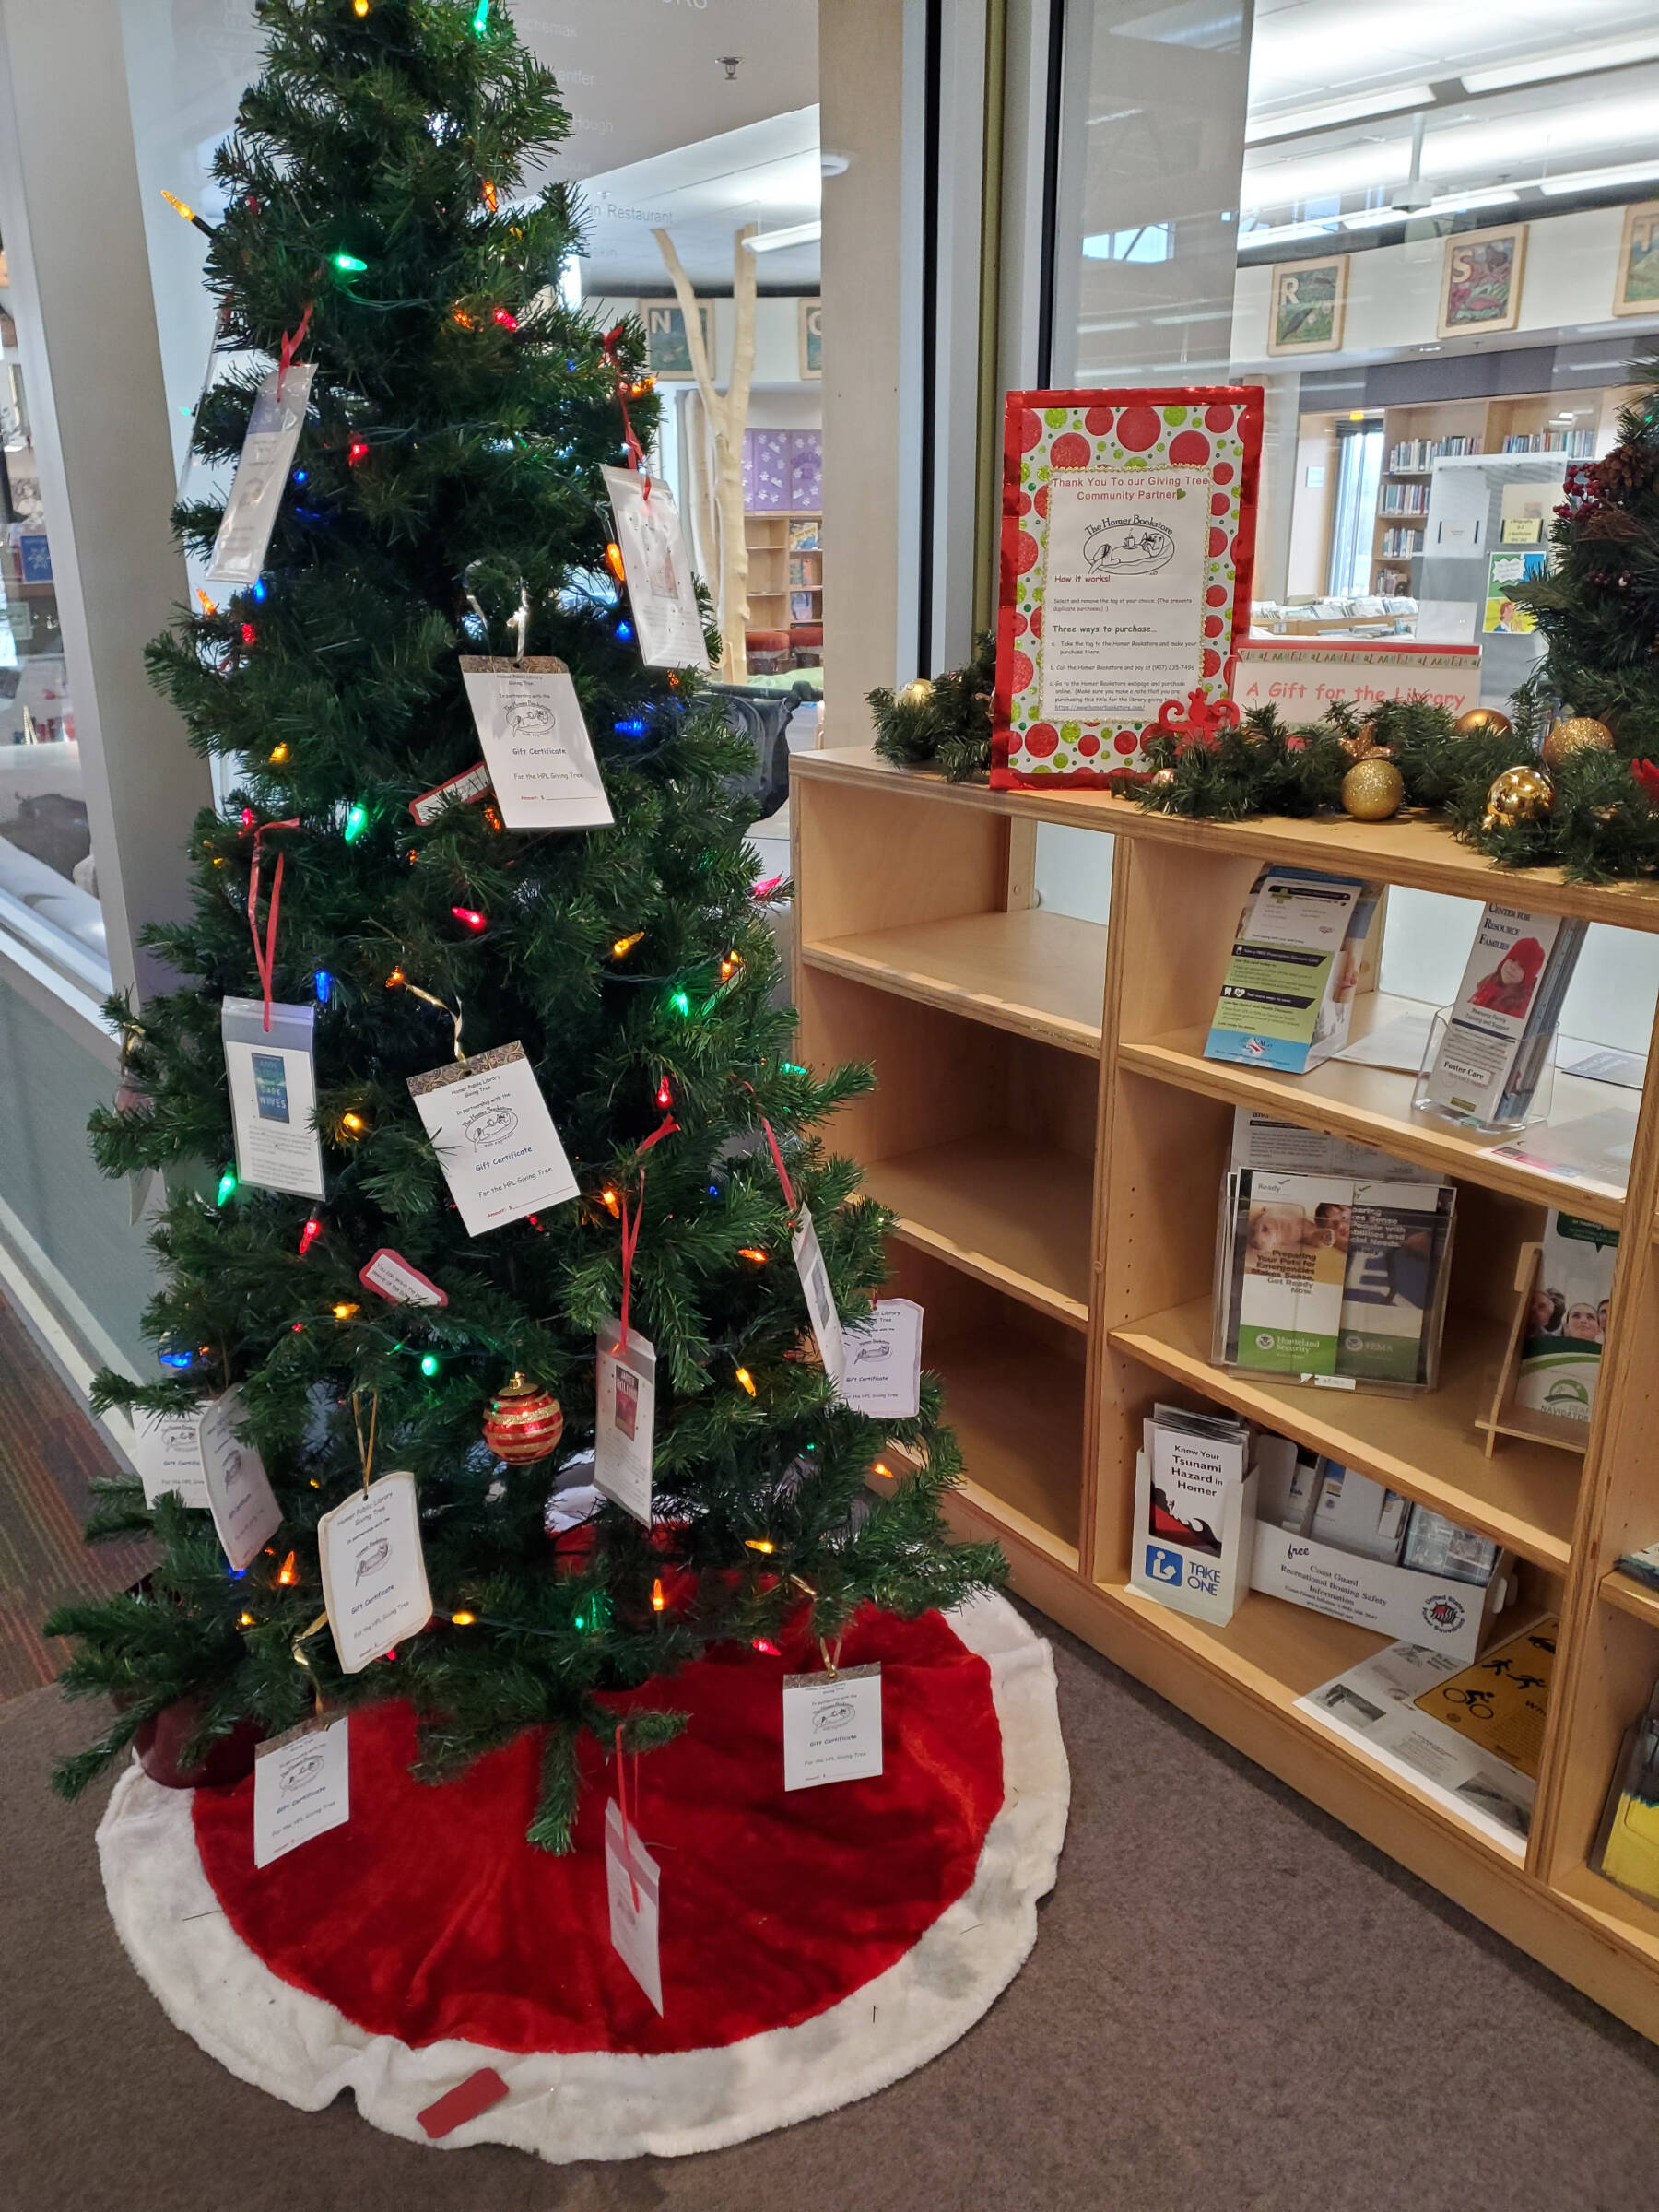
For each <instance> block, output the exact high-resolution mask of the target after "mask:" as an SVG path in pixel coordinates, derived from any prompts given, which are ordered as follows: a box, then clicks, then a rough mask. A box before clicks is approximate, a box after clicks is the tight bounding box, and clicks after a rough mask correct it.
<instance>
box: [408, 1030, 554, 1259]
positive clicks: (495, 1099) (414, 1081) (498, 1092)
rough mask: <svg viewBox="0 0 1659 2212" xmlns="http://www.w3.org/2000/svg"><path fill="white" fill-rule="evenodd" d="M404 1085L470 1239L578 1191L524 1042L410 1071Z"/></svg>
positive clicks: (500, 1046) (537, 1210) (519, 1219)
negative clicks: (426, 1072) (421, 1071)
mask: <svg viewBox="0 0 1659 2212" xmlns="http://www.w3.org/2000/svg"><path fill="white" fill-rule="evenodd" d="M409 1090H410V1093H411V1095H412V1096H413V1098H414V1100H415V1105H416V1109H417V1111H418V1113H419V1115H420V1118H421V1121H422V1122H423V1123H424V1124H425V1125H426V1133H427V1135H429V1137H430V1138H431V1140H432V1149H433V1151H434V1152H436V1153H437V1155H438V1164H439V1166H440V1167H441V1169H442V1170H443V1179H444V1181H445V1182H447V1183H448V1184H449V1187H450V1195H451V1196H452V1197H453V1199H454V1201H455V1204H456V1206H458V1207H459V1208H460V1211H461V1219H462V1222H463V1224H464V1226H465V1230H466V1233H467V1235H468V1236H469V1237H481V1236H483V1235H485V1234H486V1232H487V1231H488V1230H492V1229H500V1228H501V1227H502V1225H503V1224H504V1223H506V1222H508V1221H522V1220H523V1219H524V1216H525V1215H526V1214H534V1213H537V1212H539V1211H540V1209H541V1208H542V1207H543V1206H563V1205H564V1204H565V1203H566V1202H567V1201H568V1200H570V1199H571V1198H574V1197H575V1196H576V1194H577V1193H576V1178H575V1176H574V1175H572V1174H571V1163H570V1161H569V1160H568V1159H566V1158H565V1151H564V1147H563V1146H562V1145H561V1144H560V1143H559V1132H558V1130H557V1129H555V1128H554V1126H553V1116H552V1115H551V1114H550V1113H549V1112H547V1100H546V1099H544V1098H543V1097H542V1094H541V1087H540V1085H539V1084H538V1083H537V1082H536V1080H535V1071H534V1069H533V1068H532V1067H531V1065H530V1063H529V1061H528V1060H527V1059H526V1058H525V1057H524V1046H523V1045H522V1044H503V1045H498V1046H497V1048H496V1050H495V1051H494V1052H493V1053H478V1055H477V1058H476V1059H472V1060H457V1061H454V1062H453V1063H452V1064H451V1065H449V1066H447V1067H435V1068H433V1069H432V1071H431V1072H430V1074H429V1075H424V1076H411V1077H409Z"/></svg>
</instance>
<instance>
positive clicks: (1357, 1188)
mask: <svg viewBox="0 0 1659 2212" xmlns="http://www.w3.org/2000/svg"><path fill="white" fill-rule="evenodd" d="M1455 1198H1456V1193H1455V1192H1454V1190H1453V1186H1452V1185H1451V1184H1450V1183H1449V1182H1441V1183H1429V1182H1356V1183H1355V1185H1354V1200H1353V1206H1352V1208H1351V1210H1350V1212H1349V1215H1348V1218H1347V1223H1346V1225H1345V1224H1344V1223H1343V1221H1342V1219H1341V1217H1340V1215H1336V1216H1335V1217H1333V1218H1334V1222H1335V1234H1336V1238H1337V1241H1338V1243H1339V1244H1341V1245H1342V1246H1343V1247H1344V1248H1345V1252H1346V1274H1345V1278H1344V1282H1343V1288H1342V1341H1341V1346H1340V1348H1339V1352H1338V1357H1337V1361H1336V1371H1337V1373H1338V1374H1343V1375H1355V1376H1363V1377H1365V1378H1367V1379H1369V1380H1370V1381H1372V1382H1429V1381H1430V1380H1431V1373H1432V1364H1433V1363H1432V1359H1431V1358H1430V1354H1431V1352H1432V1350H1433V1348H1434V1347H1433V1339H1432V1336H1431V1334H1430V1323H1431V1319H1432V1315H1433V1310H1434V1295H1435V1291H1436V1288H1437V1287H1438V1286H1439V1284H1440V1282H1441V1277H1442V1275H1443V1272H1444V1268H1445V1264H1446V1258H1447V1247H1448V1245H1449V1244H1450V1241H1451V1235H1452V1214H1453V1204H1454V1202H1455Z"/></svg>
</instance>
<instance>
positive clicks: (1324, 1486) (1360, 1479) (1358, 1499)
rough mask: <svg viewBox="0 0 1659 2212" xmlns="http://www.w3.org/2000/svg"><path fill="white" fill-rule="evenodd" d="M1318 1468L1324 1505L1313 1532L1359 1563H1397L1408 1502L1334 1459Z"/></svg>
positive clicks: (1315, 1515) (1317, 1508)
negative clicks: (1351, 1554) (1389, 1561)
mask: <svg viewBox="0 0 1659 2212" xmlns="http://www.w3.org/2000/svg"><path fill="white" fill-rule="evenodd" d="M1319 1464H1320V1477H1319V1501H1318V1503H1317V1505H1316V1506H1315V1507H1314V1509H1313V1519H1312V1524H1311V1529H1310V1533H1311V1534H1312V1535H1314V1536H1316V1537H1317V1538H1318V1539H1319V1541H1320V1543H1322V1544H1331V1545H1334V1546H1335V1548H1336V1549H1337V1550H1338V1551H1351V1552H1353V1553H1355V1554H1356V1555H1357V1556H1358V1557H1359V1558H1360V1559H1386V1560H1397V1559H1398V1558H1399V1556H1400V1547H1401V1545H1402V1544H1403V1543H1404V1542H1405V1541H1406V1520H1407V1518H1408V1517H1409V1515H1410V1512H1411V1507H1410V1504H1409V1502H1408V1500H1406V1499H1404V1498H1402V1497H1401V1495H1400V1493H1399V1491H1398V1490H1391V1489H1389V1488H1387V1486H1386V1485H1385V1484H1383V1483H1381V1482H1373V1481H1372V1480H1371V1477H1370V1476H1369V1475H1361V1474H1359V1473H1358V1472H1357V1471H1356V1470H1355V1469H1354V1468H1353V1467H1345V1466H1342V1465H1338V1463H1337V1462H1336V1461H1335V1460H1334V1459H1324V1460H1321V1462H1320V1463H1319Z"/></svg>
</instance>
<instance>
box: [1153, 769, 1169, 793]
mask: <svg viewBox="0 0 1659 2212" xmlns="http://www.w3.org/2000/svg"><path fill="white" fill-rule="evenodd" d="M1174 781H1175V771H1174V770H1173V769H1172V768H1155V769H1154V770H1153V771H1152V773H1151V775H1150V776H1149V777H1148V778H1147V782H1149V783H1150V784H1151V786H1152V788H1153V790H1154V791H1168V790H1169V788H1170V786H1171V783H1173V782H1174Z"/></svg>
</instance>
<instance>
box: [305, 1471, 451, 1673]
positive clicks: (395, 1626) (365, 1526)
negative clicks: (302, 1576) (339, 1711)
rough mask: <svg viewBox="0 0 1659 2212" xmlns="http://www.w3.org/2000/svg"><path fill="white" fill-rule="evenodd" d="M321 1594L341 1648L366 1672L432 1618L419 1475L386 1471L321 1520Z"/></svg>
mask: <svg viewBox="0 0 1659 2212" xmlns="http://www.w3.org/2000/svg"><path fill="white" fill-rule="evenodd" d="M317 1551H318V1556H319V1559H320V1561H321V1564H322V1568H323V1602H324V1605H325V1606H327V1607H328V1626H329V1629H330V1630H331V1631H332V1633H333V1635H334V1640H335V1651H336V1652H337V1653H339V1658H340V1665H341V1666H342V1668H343V1669H344V1670H345V1672H346V1673H347V1674H348V1675H360V1674H361V1673H362V1671H363V1669H364V1667H366V1666H367V1665H369V1662H370V1661H371V1659H380V1658H383V1657H384V1655H385V1654H386V1653H387V1652H389V1651H390V1650H391V1649H392V1646H393V1645H394V1643H401V1642H402V1641H403V1640H404V1638H405V1637H406V1636H418V1635H419V1633H420V1631H421V1630H422V1629H424V1628H425V1627H426V1625H427V1622H428V1621H429V1620H430V1619H431V1618H432V1594H431V1591H430V1590H429V1588H428V1587H427V1571H426V1556H425V1554H424V1553H423V1551H422V1550H421V1547H420V1513H419V1510H418V1506H417V1503H416V1498H415V1477H414V1476H413V1475H409V1474H396V1475H382V1476H381V1477H380V1478H379V1479H378V1480H377V1481H375V1482H371V1484H370V1485H369V1487H368V1488H367V1489H365V1490H359V1491H358V1492H357V1493H356V1495H355V1496H353V1497H350V1498H348V1499H347V1500H346V1502H345V1504H344V1505H336V1506H335V1507H334V1509H333V1510H332V1511H331V1512H326V1513H324V1516H323V1518H322V1520H321V1521H319V1522H318V1524H317Z"/></svg>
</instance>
